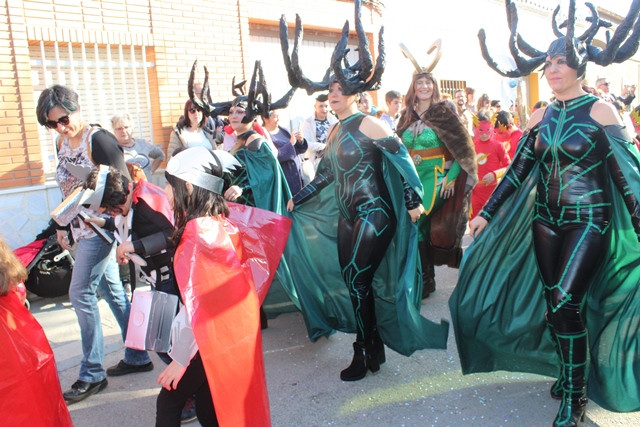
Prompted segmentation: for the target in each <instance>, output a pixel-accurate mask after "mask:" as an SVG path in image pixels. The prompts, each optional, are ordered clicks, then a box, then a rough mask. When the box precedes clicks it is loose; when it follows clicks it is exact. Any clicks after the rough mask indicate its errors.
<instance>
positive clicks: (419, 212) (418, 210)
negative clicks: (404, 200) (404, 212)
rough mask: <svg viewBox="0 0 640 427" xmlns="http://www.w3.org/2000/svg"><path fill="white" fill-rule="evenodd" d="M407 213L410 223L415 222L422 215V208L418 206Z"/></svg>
mask: <svg viewBox="0 0 640 427" xmlns="http://www.w3.org/2000/svg"><path fill="white" fill-rule="evenodd" d="M408 212H409V216H410V217H411V222H416V221H417V220H418V219H420V216H421V215H422V214H423V213H424V206H422V205H419V206H418V207H417V208H415V209H411V210H409V211H408Z"/></svg>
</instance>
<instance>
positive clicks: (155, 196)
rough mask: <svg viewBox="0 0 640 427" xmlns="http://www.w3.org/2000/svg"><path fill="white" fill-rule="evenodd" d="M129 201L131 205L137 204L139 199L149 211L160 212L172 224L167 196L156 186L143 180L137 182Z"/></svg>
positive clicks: (171, 212)
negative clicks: (131, 202) (131, 201)
mask: <svg viewBox="0 0 640 427" xmlns="http://www.w3.org/2000/svg"><path fill="white" fill-rule="evenodd" d="M131 199H132V200H133V203H138V200H140V199H142V200H144V202H145V203H146V204H147V205H149V207H150V208H151V209H153V210H154V211H156V212H160V213H161V214H162V215H164V216H165V217H166V218H167V219H168V220H169V222H170V223H171V224H173V210H172V209H171V205H170V204H169V200H167V195H166V194H165V193H164V190H163V189H162V188H160V187H158V186H157V185H154V184H151V183H150V182H147V181H145V180H140V181H138V182H137V183H136V185H135V187H133V193H132V194H131Z"/></svg>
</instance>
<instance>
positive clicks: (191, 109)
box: [189, 108, 200, 113]
mask: <svg viewBox="0 0 640 427" xmlns="http://www.w3.org/2000/svg"><path fill="white" fill-rule="evenodd" d="M198 111H200V110H198V109H197V108H189V112H190V113H196V112H198Z"/></svg>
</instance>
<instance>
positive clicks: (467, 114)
mask: <svg viewBox="0 0 640 427" xmlns="http://www.w3.org/2000/svg"><path fill="white" fill-rule="evenodd" d="M453 98H454V102H455V104H456V113H457V114H458V117H460V121H461V122H462V125H463V126H464V128H465V129H466V130H467V132H469V135H471V136H472V137H473V113H472V112H471V111H469V110H468V109H467V107H466V103H465V100H466V99H465V91H464V90H463V89H458V90H456V91H455V92H454V93H453Z"/></svg>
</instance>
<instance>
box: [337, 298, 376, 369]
mask: <svg viewBox="0 0 640 427" xmlns="http://www.w3.org/2000/svg"><path fill="white" fill-rule="evenodd" d="M351 303H352V304H353V309H354V313H355V316H356V342H354V343H353V360H352V361H351V365H349V367H348V368H346V369H344V370H343V371H342V372H340V379H342V380H343V381H358V380H361V379H362V378H364V377H365V376H366V375H367V370H371V372H377V371H378V370H379V369H380V364H381V363H384V362H385V360H386V358H385V354H384V344H383V342H382V340H381V339H380V335H379V334H378V331H377V328H376V316H375V305H374V300H373V293H372V292H369V294H368V295H367V296H366V297H365V298H363V299H359V298H357V297H354V296H352V297H351Z"/></svg>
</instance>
